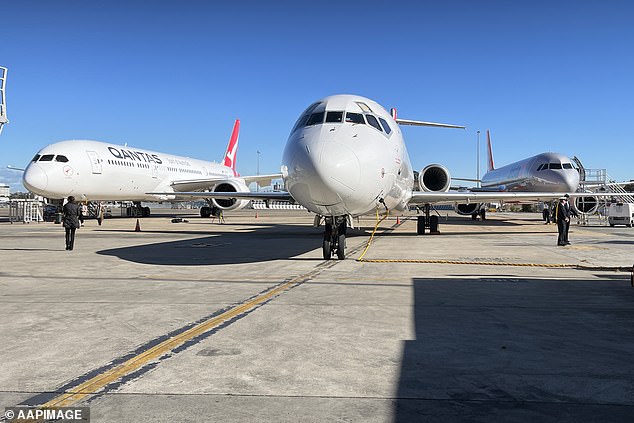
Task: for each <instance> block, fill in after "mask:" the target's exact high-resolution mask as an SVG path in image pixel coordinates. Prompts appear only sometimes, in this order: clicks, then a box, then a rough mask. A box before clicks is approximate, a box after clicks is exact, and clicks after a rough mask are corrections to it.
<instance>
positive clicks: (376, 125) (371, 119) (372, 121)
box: [365, 115, 383, 132]
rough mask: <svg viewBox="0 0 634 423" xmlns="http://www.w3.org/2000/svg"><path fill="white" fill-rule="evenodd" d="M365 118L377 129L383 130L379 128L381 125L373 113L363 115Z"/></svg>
mask: <svg viewBox="0 0 634 423" xmlns="http://www.w3.org/2000/svg"><path fill="white" fill-rule="evenodd" d="M365 118H366V119H367V120H368V124H370V125H372V126H374V127H375V128H376V129H378V130H379V131H381V132H383V130H382V129H381V125H379V121H378V120H376V118H375V117H374V116H373V115H365Z"/></svg>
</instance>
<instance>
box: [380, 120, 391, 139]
mask: <svg viewBox="0 0 634 423" xmlns="http://www.w3.org/2000/svg"><path fill="white" fill-rule="evenodd" d="M379 120H380V121H381V126H383V129H385V133H386V134H388V135H389V134H390V133H391V132H392V128H390V125H388V124H387V121H386V120H385V119H383V118H382V117H380V118H379Z"/></svg>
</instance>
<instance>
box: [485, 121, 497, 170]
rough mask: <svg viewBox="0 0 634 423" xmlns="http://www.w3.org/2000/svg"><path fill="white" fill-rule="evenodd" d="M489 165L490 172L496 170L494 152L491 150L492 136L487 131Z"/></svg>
mask: <svg viewBox="0 0 634 423" xmlns="http://www.w3.org/2000/svg"><path fill="white" fill-rule="evenodd" d="M487 163H488V170H493V169H495V164H494V163H493V150H492V149H491V134H490V133H489V130H488V129H487Z"/></svg>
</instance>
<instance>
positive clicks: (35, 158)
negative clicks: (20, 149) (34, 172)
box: [32, 154, 40, 162]
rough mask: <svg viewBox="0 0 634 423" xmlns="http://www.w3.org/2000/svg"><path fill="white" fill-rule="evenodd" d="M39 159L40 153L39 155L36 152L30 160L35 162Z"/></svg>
mask: <svg viewBox="0 0 634 423" xmlns="http://www.w3.org/2000/svg"><path fill="white" fill-rule="evenodd" d="M39 159H40V155H39V154H36V155H35V157H33V160H32V161H34V162H36V161H38V160H39Z"/></svg>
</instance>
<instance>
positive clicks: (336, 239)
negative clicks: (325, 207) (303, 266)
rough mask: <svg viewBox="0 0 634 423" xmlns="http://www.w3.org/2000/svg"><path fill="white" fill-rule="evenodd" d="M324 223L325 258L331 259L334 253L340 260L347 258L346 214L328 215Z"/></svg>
mask: <svg viewBox="0 0 634 423" xmlns="http://www.w3.org/2000/svg"><path fill="white" fill-rule="evenodd" d="M325 220H326V224H325V225H324V242H323V245H322V247H323V248H322V249H323V253H324V260H330V258H331V257H332V255H333V253H336V254H337V258H338V259H339V260H343V259H345V258H346V230H347V228H348V225H347V221H346V216H335V217H326V218H325Z"/></svg>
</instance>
